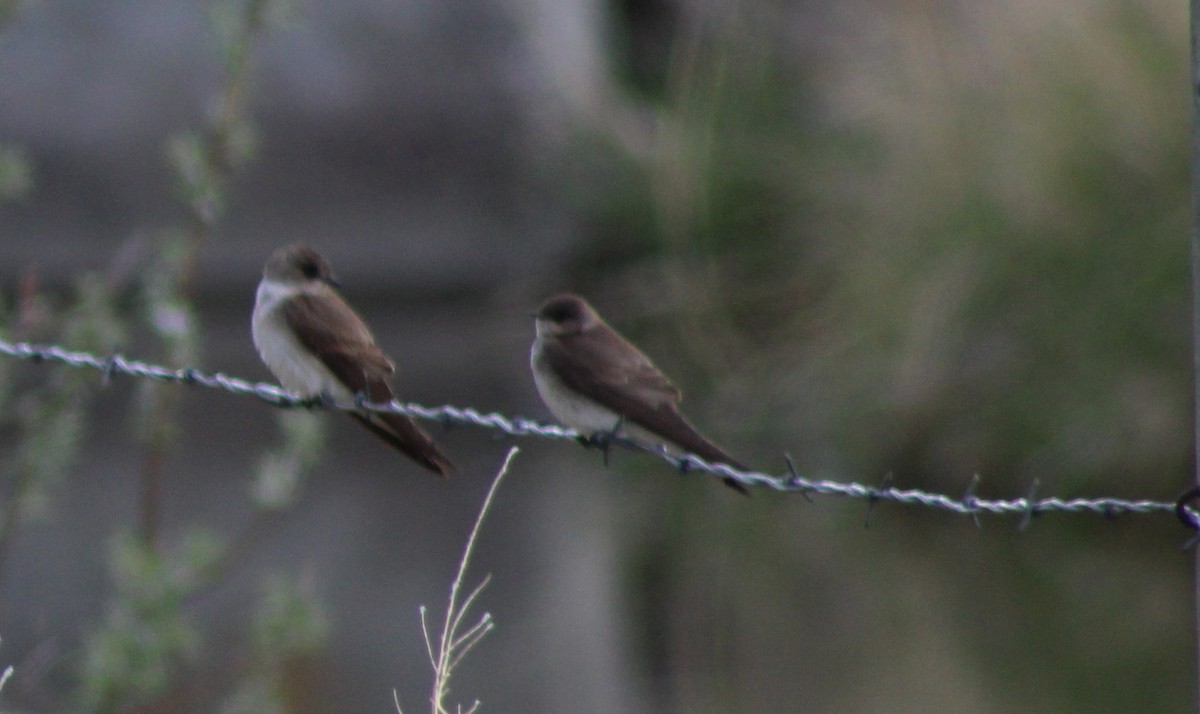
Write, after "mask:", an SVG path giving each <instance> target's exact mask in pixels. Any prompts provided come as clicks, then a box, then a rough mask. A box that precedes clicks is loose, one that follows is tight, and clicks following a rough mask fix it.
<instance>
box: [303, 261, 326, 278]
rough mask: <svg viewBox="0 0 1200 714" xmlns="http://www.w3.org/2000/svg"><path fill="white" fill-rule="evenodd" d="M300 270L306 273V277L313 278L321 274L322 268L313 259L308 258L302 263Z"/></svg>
mask: <svg viewBox="0 0 1200 714" xmlns="http://www.w3.org/2000/svg"><path fill="white" fill-rule="evenodd" d="M300 272H301V273H304V277H306V278H308V279H309V280H312V279H314V278H316V277H317V276H319V275H320V274H321V269H320V268H319V267H317V264H316V263H314V262H312V261H311V260H306V261H304V262H303V263H301V264H300Z"/></svg>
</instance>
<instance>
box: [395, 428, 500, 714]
mask: <svg viewBox="0 0 1200 714" xmlns="http://www.w3.org/2000/svg"><path fill="white" fill-rule="evenodd" d="M518 451H520V449H518V448H517V447H515V446H514V447H512V448H511V449H509V450H508V455H507V456H505V457H504V463H503V464H502V465H501V466H500V470H499V471H498V472H497V473H496V477H495V478H494V479H492V485H491V488H489V489H488V492H487V496H486V497H485V498H484V499H483V505H482V506H481V507H480V509H479V515H478V516H476V517H475V525H474V526H472V527H471V535H470V536H469V537H468V538H467V545H466V547H465V548H463V554H462V559H460V560H459V561H458V572H457V573H456V574H455V576H454V582H452V583H451V584H450V601H449V602H448V603H447V604H446V616H445V618H444V619H443V620H442V631H441V634H440V636H439V637H438V642H437V646H436V647H435V646H434V642H433V637H432V635H431V634H430V627H429V620H428V618H427V614H428V610H427V608H426V607H425V606H424V605H422V606H421V632H422V634H424V636H425V652H426V654H427V655H428V656H429V663H430V664H431V665H433V689H432V691H431V692H430V695H429V704H430V706H431V707H432V709H431V711H432V713H433V714H450V710H448V709H447V708H446V703H445V702H446V697H447V696H449V694H450V675H451V674H452V673H453V672H454V670H455V669H456V668H457V667H458V665H459V664H460V663H461V662H462V660H463V657H465V656H466V655H467V653H468V652H470V651H471V649H472V648H474V647H475V645H477V644H479V641H480V640H482V639H483V638H484V637H485V636H486V635H487V633H489V632H491V631H492V628H494V627H495V623H494V622H493V620H492V616H491V614H489V613H486V612H485V613H483V616H482V617H480V618H479V620H478V621H476V622H475V624H473V625H470V626H469V627H466V628H465V629H464V627H463V622H464V620H466V618H467V614H468V613H469V612H470V610H471V606H472V605H474V604H475V601H476V600H477V599H478V598H479V594H480V593H481V592H483V589H484V588H485V587H487V584H488V582H489V581H490V580H491V576H490V575H489V576H486V577H484V579H483V580H482V581H480V583H479V584H478V585H476V586H475V589H473V590H472V591H471V592H470V594H469V595H467V596H466V598H464V599H463V600H462V601H461V602H460V601H459V593H460V592H461V590H462V584H463V578H464V577H465V576H466V573H467V565H468V563H470V560H471V552H472V551H473V550H474V549H475V541H476V539H477V538H478V537H479V529H480V527H481V526H482V525H483V519H484V516H486V515H487V512H488V510H489V509H490V508H491V507H492V499H493V497H494V496H495V495H496V489H497V488H498V487H499V486H500V481H501V480H502V479H503V478H504V475H505V474H507V473H508V467H509V464H511V463H512V460H513V457H514V456H516V455H517V452H518ZM392 696H393V698H394V699H395V702H396V711H397V712H399V713H400V714H403V712H402V710H401V709H400V697H399V695H398V694H397V693H396V692H395V691H393V692H392ZM479 706H480V703H479V700H476V701H474V702H473V703H472V704H471V706H470V707H468V708H466V709H463V708H462V705H459V706H457V707H456V708H455V712H456V713H457V714H472V712H475V711H477V710H478V709H479Z"/></svg>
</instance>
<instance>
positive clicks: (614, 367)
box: [529, 294, 746, 493]
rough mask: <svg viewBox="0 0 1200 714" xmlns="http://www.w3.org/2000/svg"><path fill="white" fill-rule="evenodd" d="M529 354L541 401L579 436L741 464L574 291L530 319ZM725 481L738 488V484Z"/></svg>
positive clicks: (643, 358) (650, 365)
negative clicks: (613, 436)
mask: <svg viewBox="0 0 1200 714" xmlns="http://www.w3.org/2000/svg"><path fill="white" fill-rule="evenodd" d="M535 324H536V326H537V337H536V338H535V339H534V341H533V349H532V351H531V352H530V355H529V362H530V366H531V367H532V368H533V381H534V383H536V384H537V390H538V393H539V394H541V396H542V401H544V402H545V403H546V406H547V407H549V408H550V411H551V412H553V413H554V416H555V417H556V418H558V420H559V421H561V422H563V423H564V424H566V425H567V426H570V427H572V428H574V429H575V430H576V431H578V432H580V433H581V434H583V435H585V436H594V435H596V434H603V433H606V432H607V433H612V432H613V430H614V429H618V427H619V430H618V433H622V434H626V435H628V436H630V437H633V438H635V439H638V440H640V441H645V442H648V443H651V444H664V445H673V446H674V447H676V448H678V449H683V450H685V451H690V452H692V453H693V454H695V455H697V456H699V457H701V458H703V459H705V460H706V461H711V462H714V463H723V464H728V465H730V466H732V467H733V468H735V469H738V470H739V471H745V470H746V467H745V466H743V465H742V464H741V463H739V462H738V461H736V460H735V459H734V458H733V457H731V456H730V455H729V454H727V453H725V451H723V450H722V449H721V447H719V446H717V445H716V444H714V443H712V442H711V441H709V440H708V439H706V438H704V436H702V435H701V434H700V432H698V431H696V429H695V427H693V426H692V425H691V424H690V423H688V421H687V419H685V418H684V417H683V414H681V413H680V412H679V406H678V405H679V401H680V399H681V398H682V395H681V393H680V391H679V390H678V389H676V388H675V385H673V384H671V382H670V380H668V379H667V378H666V377H665V376H663V373H662V372H660V371H659V370H658V368H657V367H655V366H654V363H653V362H651V361H650V358H649V357H647V356H646V355H644V354H642V352H641V350H639V349H638V348H637V347H634V346H633V344H632V343H630V342H629V341H628V340H626V339H625V338H624V337H622V336H621V335H620V334H618V333H617V331H616V330H614V329H613V328H612V327H609V325H608V323H606V322H605V321H604V320H603V319H602V318H601V317H600V315H599V314H597V313H596V311H595V310H594V309H593V308H592V306H591V305H589V304H588V303H587V301H586V300H584V299H583V298H581V297H579V296H578V295H569V294H566V295H556V296H555V297H552V298H550V299H549V300H547V301H546V302H544V303H542V306H541V309H539V310H538V312H537V314H536V316H535ZM725 483H727V484H729V486H730V487H731V488H734V489H736V490H738V491H741V492H743V493H745V492H746V489H745V487H744V486H742V485H741V484H740V483H738V482H737V481H735V480H733V479H731V478H727V479H725Z"/></svg>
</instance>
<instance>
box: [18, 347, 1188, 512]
mask: <svg viewBox="0 0 1200 714" xmlns="http://www.w3.org/2000/svg"><path fill="white" fill-rule="evenodd" d="M0 354H3V355H5V356H8V357H13V358H16V359H21V360H26V361H29V362H35V363H39V362H58V363H62V364H66V365H69V366H71V367H85V368H90V369H95V370H98V371H99V372H100V373H101V375H102V380H103V382H104V383H107V382H108V381H109V380H110V379H111V378H112V376H113V375H126V376H130V377H135V378H139V379H153V380H157V381H160V382H179V383H182V384H189V385H199V386H202V387H208V388H210V389H221V390H224V391H227V392H232V393H234V394H242V395H249V396H253V397H257V398H258V399H261V400H263V401H265V402H267V403H269V404H271V405H274V406H276V407H281V408H314V407H317V408H330V409H336V410H341V411H350V410H364V411H372V412H383V413H386V412H391V413H398V414H407V415H409V416H413V417H417V418H420V419H426V420H430V421H436V422H439V423H441V424H444V425H449V424H468V425H471V426H476V427H481V428H484V429H492V430H497V431H501V432H503V433H505V434H508V435H509V436H514V437H528V436H533V437H542V438H548V439H571V440H578V439H579V438H580V434H579V433H578V432H577V431H575V430H574V429H571V428H568V427H564V426H560V425H557V424H546V423H542V422H538V421H535V420H533V419H527V418H525V417H509V416H505V415H503V414H500V413H498V412H480V411H479V410H477V409H474V408H471V407H455V406H451V405H448V404H446V405H442V406H438V407H428V406H424V405H421V404H416V403H412V402H404V403H402V402H397V401H391V402H383V403H371V402H366V401H362V400H359V401H356V402H355V403H353V404H337V403H332V404H331V403H327V402H321V401H320V400H312V399H306V398H303V397H299V396H297V395H295V394H292V393H291V392H288V391H286V390H284V389H282V388H281V387H279V386H276V385H274V384H269V383H266V382H250V381H247V380H245V379H240V378H238V377H230V376H229V375H226V374H223V373H221V372H212V373H209V372H203V371H200V370H198V369H193V368H190V367H186V368H183V369H170V368H168V367H164V366H162V365H157V364H151V363H147V362H141V361H138V360H132V359H128V358H126V357H124V356H122V355H119V354H113V355H109V356H106V357H99V356H97V355H94V354H92V353H89V352H76V351H72V350H68V349H64V348H62V347H60V346H57V345H31V344H29V343H26V342H15V343H13V342H8V341H5V340H0ZM608 441H609V443H615V444H619V445H622V446H626V447H630V448H635V449H639V450H642V451H647V452H650V453H652V454H655V455H657V456H659V457H660V458H662V459H664V460H665V461H667V462H668V463H670V464H671V465H672V466H674V467H675V468H676V469H679V470H680V471H683V472H688V471H699V472H703V473H709V474H713V475H716V476H720V477H723V478H725V477H728V478H732V479H734V480H735V481H737V482H739V483H741V484H743V485H746V486H750V487H761V488H769V489H772V490H775V491H780V492H798V493H801V494H803V495H805V496H811V495H813V494H817V495H823V496H841V497H845V498H854V499H862V500H865V501H867V502H868V503H869V504H871V505H872V506H873V505H874V504H876V503H878V502H881V501H888V502H893V503H901V504H907V505H912V506H923V507H926V508H932V509H937V510H943V511H950V512H952V513H957V514H960V515H968V516H973V517H976V516H978V515H979V514H981V513H983V514H994V515H1019V516H1022V517H1023V519H1024V520H1023V522H1022V524H1023V525H1027V524H1028V522H1029V521H1030V520H1031V519H1032V518H1033V517H1034V516H1037V515H1040V514H1043V513H1051V512H1066V513H1093V514H1097V515H1101V516H1104V517H1107V518H1113V517H1116V516H1118V515H1121V514H1123V513H1137V514H1148V513H1176V514H1179V515H1180V517H1181V518H1183V519H1184V520H1185V524H1187V522H1188V520H1190V521H1191V524H1196V525H1200V514H1198V513H1197V512H1196V511H1195V510H1194V509H1193V508H1192V507H1190V506H1186V505H1184V504H1183V502H1182V501H1180V502H1167V501H1155V500H1150V499H1138V500H1129V499H1123V498H1115V497H1096V498H1070V499H1063V498H1058V497H1054V496H1050V497H1045V498H1035V497H1034V493H1033V490H1031V491H1030V493H1029V495H1027V496H1025V497H1022V498H1012V499H987V498H978V497H976V496H975V495H974V487H975V485H976V484H977V482H978V479H977V478H976V479H975V480H973V481H972V482H971V484H970V486H969V487H968V489H967V492H966V493H965V494H964V495H963V496H961V497H958V498H955V497H953V496H949V495H946V494H941V493H931V492H928V491H923V490H920V489H915V488H910V489H903V488H895V487H892V486H889V485H886V483H885V484H884V485H881V486H867V485H864V484H860V483H854V482H842V481H831V480H826V479H810V478H805V477H803V476H800V475H799V474H797V473H796V472H795V470H794V469H793V468H791V464H790V462H789V472H788V473H786V474H783V475H779V476H774V475H770V474H766V473H760V472H757V471H739V470H737V469H734V468H731V467H729V466H727V465H726V464H716V463H708V462H707V461H705V460H704V459H702V458H700V457H698V456H696V455H694V454H689V453H674V452H671V451H668V450H666V449H665V448H664V447H662V446H660V445H648V444H643V443H640V442H638V441H636V440H633V439H629V438H627V437H624V436H615V437H610V438H609V440H608ZM1036 485H1037V484H1036V483H1035V484H1034V486H1035V488H1036ZM1193 527H1194V526H1193Z"/></svg>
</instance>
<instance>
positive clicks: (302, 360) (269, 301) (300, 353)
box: [250, 280, 354, 402]
mask: <svg viewBox="0 0 1200 714" xmlns="http://www.w3.org/2000/svg"><path fill="white" fill-rule="evenodd" d="M295 295H296V292H295V291H294V290H291V289H289V288H288V287H286V286H282V285H279V284H278V283H274V282H269V281H266V280H264V281H262V282H261V283H259V285H258V291H257V293H256V294H255V300H254V314H253V316H252V318H251V321H250V332H251V335H252V337H253V338H254V347H255V348H256V349H257V350H258V355H259V357H261V358H262V361H263V363H264V364H266V365H267V369H269V370H271V373H272V374H274V375H275V378H276V379H278V380H279V383H280V384H281V385H283V388H284V389H286V390H288V391H289V392H295V393H297V394H300V395H302V396H306V397H315V396H319V395H322V394H325V395H328V396H330V397H333V398H334V399H336V400H337V401H339V402H350V401H353V399H354V395H353V394H351V393H350V390H348V389H346V387H345V386H344V385H343V384H342V383H341V382H340V381H338V379H337V378H336V377H334V376H333V373H332V372H330V371H329V369H328V368H327V367H326V366H325V364H324V363H322V362H321V360H319V359H317V358H316V357H315V356H314V355H313V354H312V352H310V351H309V350H308V349H307V348H305V347H304V346H303V345H301V344H300V342H299V341H298V340H297V339H296V336H295V334H294V333H293V332H292V328H291V327H290V326H289V325H288V323H287V320H286V319H284V316H283V313H282V311H281V310H280V307H281V306H282V304H283V303H284V301H286V300H288V299H290V298H292V297H294V296H295Z"/></svg>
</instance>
